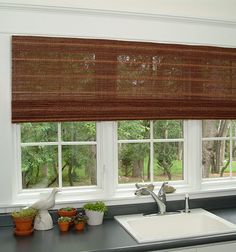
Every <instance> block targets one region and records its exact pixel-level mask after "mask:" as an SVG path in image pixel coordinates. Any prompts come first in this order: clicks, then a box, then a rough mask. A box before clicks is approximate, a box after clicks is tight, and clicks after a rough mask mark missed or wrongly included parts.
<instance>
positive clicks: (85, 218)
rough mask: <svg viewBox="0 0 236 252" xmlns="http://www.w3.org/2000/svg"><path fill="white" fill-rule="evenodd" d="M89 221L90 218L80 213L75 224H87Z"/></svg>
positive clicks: (75, 218)
mask: <svg viewBox="0 0 236 252" xmlns="http://www.w3.org/2000/svg"><path fill="white" fill-rule="evenodd" d="M87 221H88V217H87V216H86V215H85V214H84V213H82V212H80V213H78V214H77V215H76V216H75V217H74V223H75V224H78V223H80V222H83V223H87Z"/></svg>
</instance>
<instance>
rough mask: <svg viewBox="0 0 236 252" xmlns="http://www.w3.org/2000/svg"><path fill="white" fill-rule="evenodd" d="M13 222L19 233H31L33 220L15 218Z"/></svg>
mask: <svg viewBox="0 0 236 252" xmlns="http://www.w3.org/2000/svg"><path fill="white" fill-rule="evenodd" d="M13 221H14V223H15V225H16V230H18V231H29V230H32V227H33V218H31V217H26V218H13Z"/></svg>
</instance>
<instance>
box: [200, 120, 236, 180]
mask: <svg viewBox="0 0 236 252" xmlns="http://www.w3.org/2000/svg"><path fill="white" fill-rule="evenodd" d="M202 137H203V139H202V176H203V178H219V177H232V176H235V174H236V142H235V141H236V121H230V120H204V121H203V123H202Z"/></svg>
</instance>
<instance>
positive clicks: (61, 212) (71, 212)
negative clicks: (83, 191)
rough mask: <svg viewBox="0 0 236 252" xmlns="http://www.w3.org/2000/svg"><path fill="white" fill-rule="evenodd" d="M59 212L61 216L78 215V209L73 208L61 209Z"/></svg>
mask: <svg viewBox="0 0 236 252" xmlns="http://www.w3.org/2000/svg"><path fill="white" fill-rule="evenodd" d="M57 213H58V215H59V216H60V217H70V218H71V217H74V216H76V214H77V209H75V208H73V209H72V210H71V211H65V210H63V209H59V210H58V212H57Z"/></svg>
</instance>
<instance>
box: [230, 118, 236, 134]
mask: <svg viewBox="0 0 236 252" xmlns="http://www.w3.org/2000/svg"><path fill="white" fill-rule="evenodd" d="M231 122H232V124H231V125H232V136H233V137H236V120H234V121H231Z"/></svg>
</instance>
